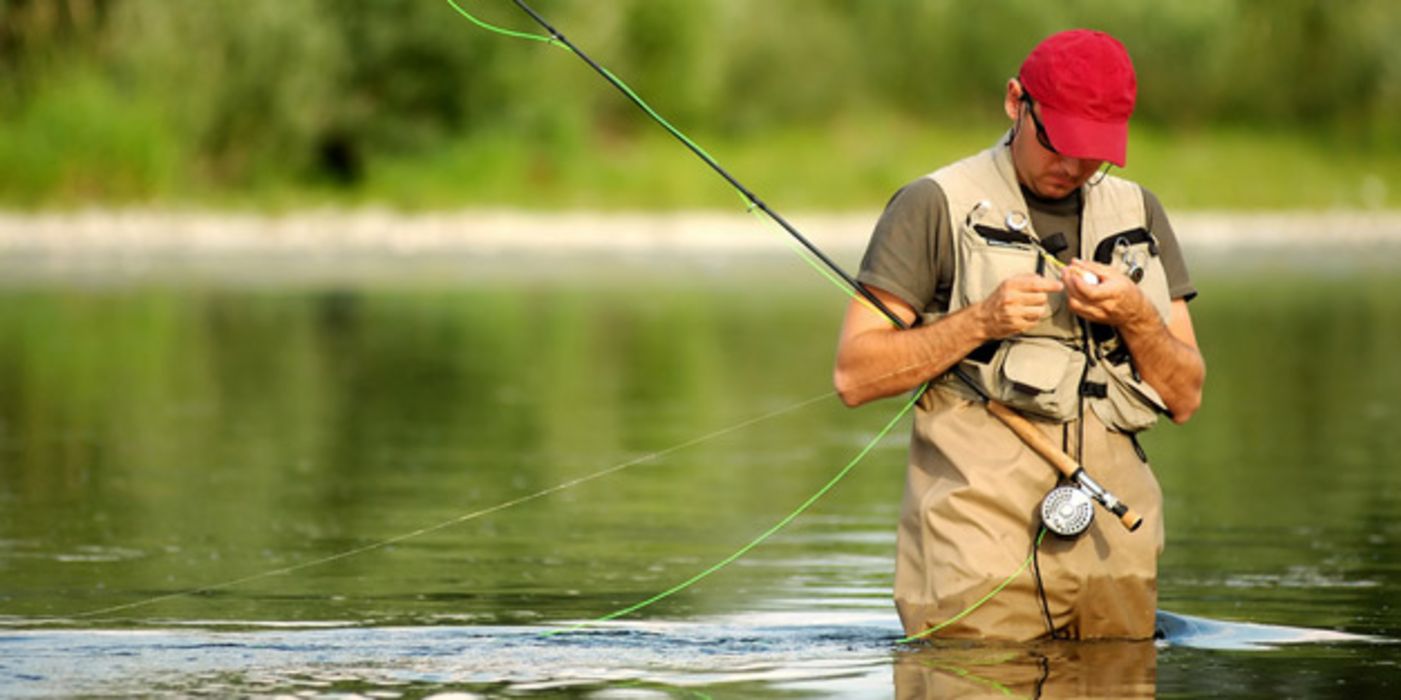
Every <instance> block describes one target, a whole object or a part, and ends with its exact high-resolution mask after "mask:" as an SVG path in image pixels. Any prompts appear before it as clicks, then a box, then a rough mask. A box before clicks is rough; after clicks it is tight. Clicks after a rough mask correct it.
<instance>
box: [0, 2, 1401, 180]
mask: <svg viewBox="0 0 1401 700" xmlns="http://www.w3.org/2000/svg"><path fill="white" fill-rule="evenodd" d="M460 1H461V2H462V3H463V4H464V6H465V7H466V8H467V9H468V11H470V12H473V13H476V14H478V15H479V16H481V17H482V18H483V19H484V20H486V21H489V22H493V23H497V24H501V25H504V26H509V27H512V28H516V29H522V30H527V31H537V30H536V28H535V27H534V26H533V25H532V24H531V23H530V21H529V19H528V18H526V17H525V16H524V15H523V14H521V13H520V12H519V11H517V9H516V8H515V7H514V5H513V4H512V3H510V2H507V1H506V0H460ZM538 5H539V10H540V11H541V12H542V13H544V14H545V15H546V16H547V17H549V18H550V19H551V21H552V22H554V23H555V25H556V26H557V27H559V28H560V29H561V30H562V31H564V32H565V33H566V34H567V36H569V37H571V38H572V39H573V40H575V41H576V42H577V43H578V44H579V45H580V46H581V47H583V48H584V49H585V50H586V51H588V52H589V53H590V54H591V55H593V56H594V57H595V58H597V59H598V60H599V61H601V62H602V63H604V64H605V65H607V66H609V67H610V68H611V69H613V71H614V72H615V73H617V74H618V75H620V76H622V77H623V78H624V79H626V80H628V81H629V82H630V83H631V84H632V85H633V86H634V87H635V88H636V89H637V90H638V91H639V92H640V93H641V94H643V95H644V96H645V97H647V98H648V99H649V100H650V101H651V102H653V104H654V105H655V106H656V107H657V108H658V109H659V110H661V111H662V112H663V113H664V114H666V115H668V116H669V117H671V118H673V119H674V120H675V122H676V123H677V125H678V126H679V127H681V128H682V129H683V130H686V131H698V132H701V133H705V134H707V135H708V136H710V137H712V138H718V139H721V140H723V141H727V142H729V143H734V144H740V146H739V147H740V148H742V149H747V150H755V149H757V152H764V153H766V154H767V155H771V156H773V157H777V158H780V159H783V160H784V161H786V160H787V157H790V156H793V155H794V154H792V153H783V152H782V151H779V150H776V149H772V148H768V147H756V146H754V144H758V143H762V142H763V141H765V140H767V139H771V138H774V137H775V135H776V134H780V133H783V132H793V131H795V130H796V133H810V132H811V131H813V130H819V131H820V130H823V129H829V128H833V125H839V124H849V123H851V122H853V121H855V120H857V119H874V121H873V122H871V123H872V126H871V127H870V131H871V132H872V133H871V134H870V136H869V138H870V140H871V142H872V143H874V144H879V145H880V147H881V149H885V148H886V147H889V148H893V149H896V150H898V149H900V144H899V143H894V142H892V141H891V139H890V137H889V135H888V134H881V133H876V132H877V131H878V128H879V127H878V126H877V125H879V124H882V123H888V122H891V121H905V122H913V121H917V122H918V123H920V124H921V126H922V128H925V129H928V130H930V131H932V132H940V131H942V132H944V134H945V135H944V136H938V137H935V138H938V139H942V140H950V139H952V140H960V141H961V140H966V137H965V136H964V134H967V133H971V132H973V131H975V130H977V131H981V132H983V133H988V132H991V133H995V131H996V130H997V129H998V128H999V125H1000V123H1001V115H1000V103H999V101H998V98H999V94H1000V90H1001V88H1002V85H1003V83H1004V82H1005V81H1006V79H1007V78H1008V77H1010V76H1012V75H1013V74H1014V73H1015V72H1016V69H1017V66H1018V64H1019V62H1020V60H1021V58H1022V57H1023V56H1024V55H1025V53H1026V51H1027V50H1028V49H1029V48H1030V47H1031V46H1032V45H1033V44H1034V43H1035V42H1036V41H1038V40H1039V39H1040V38H1041V37H1043V36H1045V35H1046V34H1048V33H1051V32H1053V31H1057V30H1060V29H1065V28H1069V27H1074V26H1089V27H1093V28H1098V29H1104V30H1107V31H1109V32H1111V33H1113V34H1115V35H1116V36H1118V37H1120V38H1121V39H1122V40H1123V41H1124V43H1125V44H1126V45H1127V46H1128V47H1129V49H1130V51H1131V53H1132V55H1133V57H1134V60H1135V64H1136V66H1137V68H1138V72H1139V77H1140V80H1139V83H1140V94H1139V104H1138V111H1137V116H1136V124H1137V125H1139V126H1141V127H1147V128H1149V129H1152V130H1155V131H1157V132H1158V133H1170V132H1172V131H1174V130H1177V129H1182V128H1186V129H1190V130H1193V131H1195V132H1208V133H1210V132H1213V131H1216V130H1221V129H1223V128H1225V129H1229V130H1231V131H1232V132H1233V133H1234V132H1250V131H1256V130H1261V129H1263V130H1264V131H1266V132H1267V133H1269V134H1286V135H1289V140H1291V142H1294V143H1297V142H1299V141H1301V140H1302V141H1304V142H1307V143H1313V144H1325V145H1327V146H1329V147H1330V148H1332V149H1338V150H1342V151H1344V152H1346V153H1351V154H1365V153H1368V152H1378V153H1379V155H1378V156H1377V158H1378V159H1385V158H1388V157H1391V155H1394V153H1395V146H1394V144H1395V143H1397V142H1398V138H1397V137H1398V136H1401V43H1398V42H1396V41H1394V40H1392V38H1393V37H1395V36H1397V35H1398V34H1401V10H1397V9H1396V7H1395V5H1394V3H1391V2H1389V1H1388V0H1350V1H1347V2H1328V1H1326V0H1286V1H1284V2H1264V1H1261V0H1217V1H1215V2H1192V3H1122V2H1113V1H1111V0H1077V1H1075V2H1068V3H1044V2H1031V1H1030V0H998V1H994V2H985V3H979V4H978V5H977V6H976V7H971V6H970V5H968V4H967V3H961V2H953V1H951V0H882V1H881V2H856V1H854V0H820V1H819V0H766V1H765V2H757V3H756V2H750V1H748V0H704V1H702V0H613V1H611V2H607V3H589V2H583V1H582V0H539V2H538ZM0 19H3V21H0V76H3V77H0V171H3V173H0V201H3V202H6V203H8V204H11V205H14V204H19V205H31V206H32V205H37V204H45V203H52V202H75V201H84V200H87V199H98V200H105V201H118V202H120V201H130V200H133V199H143V198H148V197H156V198H171V197H174V198H186V197H194V198H197V199H207V198H209V197H211V196H213V197H216V198H221V197H225V196H227V194H223V193H232V194H233V196H234V198H235V199H239V198H240V196H241V195H240V194H239V193H251V195H250V196H252V197H254V198H255V199H256V198H261V197H263V196H265V194H266V193H267V192H277V191H300V192H328V193H331V194H330V196H332V197H344V196H346V195H349V196H351V197H370V198H385V197H387V198H389V199H390V200H391V201H394V202H396V203H399V204H410V205H412V204H414V203H417V202H423V201H433V202H434V203H470V202H483V201H492V197H498V196H499V197H501V198H502V199H503V200H504V201H520V202H534V201H537V200H536V199H535V197H536V195H537V194H538V192H540V191H542V190H543V191H544V192H546V193H547V196H546V201H547V203H551V202H553V203H559V202H561V201H566V200H567V201H569V202H578V203H585V204H605V205H607V204H608V203H609V201H612V200H624V201H626V203H627V204H629V205H631V206H637V205H652V206H656V205H658V203H656V202H652V201H651V200H650V199H648V197H650V196H652V195H653V194H655V193H648V192H645V191H641V190H639V191H637V192H635V193H633V194H624V195H620V196H609V195H604V200H606V201H599V200H596V199H595V198H594V195H591V194H589V195H585V194H583V193H581V192H579V191H577V190H576V191H573V193H572V194H570V193H565V192H563V189H564V188H567V187H573V186H574V184H571V178H572V177H574V176H573V175H571V174H570V171H571V170H578V169H582V168H581V166H579V165H578V164H577V161H582V160H585V159H587V160H588V161H597V160H598V159H599V156H600V151H599V149H600V148H601V149H603V153H605V154H616V153H627V152H628V151H629V149H635V148H637V147H638V144H639V143H645V142H646V139H647V138H649V137H648V136H646V134H649V133H650V132H651V130H652V128H653V127H651V126H650V125H649V124H648V123H647V122H646V121H645V119H644V118H643V117H642V116H641V115H640V114H639V113H638V112H637V111H636V110H635V109H634V108H633V106H632V105H630V104H629V103H627V102H626V101H625V100H623V99H622V98H621V97H620V96H618V95H616V94H615V93H613V92H612V91H611V90H609V89H608V88H607V86H606V85H604V84H603V83H602V82H601V81H599V80H598V79H597V78H596V77H594V76H592V74H591V73H590V72H589V71H588V69H587V68H586V67H584V66H583V65H582V64H581V63H579V62H578V61H576V60H574V59H572V58H571V57H569V56H567V55H565V54H564V53H562V52H559V51H556V50H552V49H550V48H547V47H545V46H543V45H541V44H537V43H534V42H520V41H513V40H510V39H507V38H505V37H500V36H496V35H493V34H490V33H488V32H484V31H481V30H479V29H477V28H476V27H473V26H472V25H471V24H469V23H467V22H464V21H463V20H462V18H461V17H459V16H458V15H457V14H456V13H455V12H453V11H452V9H451V8H450V7H448V6H447V4H446V3H445V2H437V1H434V0H375V1H374V2H358V3H344V2H333V1H332V0H243V1H236V0H204V1H202V2H167V1H165V0H73V1H71V2H65V3H50V2H42V1H40V2H33V1H30V0H0ZM55 115H60V116H55ZM986 139H987V137H986V136H983V137H980V140H986ZM1275 140H1276V139H1275V137H1274V136H1268V137H1267V138H1265V139H1264V140H1262V141H1261V144H1260V146H1261V149H1262V150H1261V152H1260V154H1261V155H1262V156H1263V157H1265V158H1267V159H1268V158H1269V157H1270V156H1269V153H1268V150H1267V149H1269V148H1270V147H1271V145H1270V144H1272V143H1274V141H1275ZM823 146H824V144H823V143H822V142H821V140H820V139H819V140H818V141H817V142H815V143H807V142H805V143H803V148H819V149H820V148H823ZM508 155H509V156H510V158H511V159H514V160H510V162H506V161H505V160H503V159H507V156H508ZM1349 157H1350V158H1352V159H1353V160H1356V158H1355V157H1352V156H1349ZM571 160H573V161H576V163H575V164H571ZM831 160H832V161H833V162H839V161H836V159H831ZM933 164H934V163H926V164H924V165H925V166H928V167H932V165H933ZM660 167H662V168H664V169H665V168H668V167H677V168H690V167H694V164H690V163H686V164H682V162H681V161H677V163H676V165H674V166H668V165H665V164H662V165H660ZM921 167H924V166H921ZM1365 167H1371V166H1370V165H1367V166H1365ZM419 168H422V169H424V170H425V171H426V172H427V173H439V174H441V175H442V176H443V177H444V178H447V177H449V176H451V178H452V179H441V180H433V179H431V178H428V180H427V181H425V177H426V176H422V175H419V174H417V173H414V172H412V171H415V170H417V169H419ZM768 169H769V170H772V171H774V172H781V171H783V170H784V169H785V163H784V162H779V163H777V164H774V165H771V166H769V167H768ZM1373 169H1375V168H1373ZM917 170H918V169H917ZM385 173H395V174H396V176H397V175H399V174H405V173H407V176H408V177H409V179H411V180H415V181H418V182H419V183H420V185H419V186H422V187H427V188H429V189H430V190H432V191H434V192H436V193H441V194H435V193H432V192H430V193H428V194H418V193H413V192H405V193H404V194H403V195H402V196H400V195H396V194H394V193H395V192H396V191H400V192H402V191H404V190H405V189H406V188H405V187H403V186H399V185H396V184H395V183H393V182H388V183H386V182H385V180H384V174H385ZM908 174H913V173H908ZM1189 175H1190V173H1188V172H1181V173H1175V174H1174V176H1175V177H1187V176H1189ZM636 177H637V179H645V178H643V177H642V176H636ZM648 177H652V178H657V179H659V180H662V181H669V182H671V181H676V180H677V178H676V177H673V176H672V175H671V174H667V173H664V172H660V171H658V172H653V173H651V174H649V175H648ZM459 178H460V179H459ZM681 179H682V180H685V179H686V176H682V177H681ZM463 182H467V183H472V184H471V186H469V187H464V186H462V185H461V183H463ZM1387 182H1388V183H1390V184H1393V185H1398V186H1401V181H1391V180H1388V181H1387ZM888 185H889V183H888V182H881V183H880V184H879V186H878V187H876V186H874V185H873V188H872V189H871V190H866V191H863V192H862V193H861V194H860V198H861V199H862V200H864V201H869V199H870V198H871V197H872V196H874V197H875V198H876V199H879V198H880V197H881V196H883V193H884V189H885V188H886V187H888ZM668 187H669V186H668ZM586 189H588V188H586ZM642 189H644V190H645V188H642ZM557 190H558V191H560V192H561V194H559V195H558V196H556V195H553V194H548V193H550V192H554V191H557ZM489 193H494V194H490V196H489ZM872 193H874V195H873V194H872ZM831 194H832V193H831V192H822V191H819V193H818V194H817V195H815V198H816V199H818V200H819V201H826V200H828V199H830V195H831ZM317 196H320V195H317ZM454 197H455V198H456V199H454ZM707 197H708V196H707V195H693V196H692V198H691V199H689V200H688V199H687V198H686V196H685V195H684V194H682V195H678V196H677V197H664V199H666V200H667V201H668V202H676V201H679V203H680V204H692V205H694V204H699V203H703V202H706V201H708V199H707ZM445 200H446V201H445ZM1257 205H1258V204H1257Z"/></svg>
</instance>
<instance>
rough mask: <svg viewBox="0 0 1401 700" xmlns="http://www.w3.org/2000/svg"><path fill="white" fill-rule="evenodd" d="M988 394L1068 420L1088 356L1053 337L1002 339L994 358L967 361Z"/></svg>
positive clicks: (1058, 418)
mask: <svg viewBox="0 0 1401 700" xmlns="http://www.w3.org/2000/svg"><path fill="white" fill-rule="evenodd" d="M966 364H967V365H969V366H970V367H971V368H972V369H974V370H975V373H976V376H977V377H978V378H979V380H980V381H981V383H982V385H983V389H984V390H985V391H987V392H988V395H989V396H992V397H993V398H995V399H997V400H998V401H999V402H1001V403H1004V404H1006V405H1008V406H1011V407H1013V408H1016V409H1018V410H1021V411H1025V412H1027V413H1030V414H1033V415H1037V416H1041V417H1043V418H1050V419H1053V420H1060V421H1065V420H1069V419H1070V418H1072V417H1074V415H1075V412H1076V401H1078V400H1079V389H1080V376H1081V374H1083V373H1084V369H1085V356H1084V354H1082V353H1081V352H1080V351H1078V350H1076V349H1075V348H1072V347H1070V346H1068V345H1066V344H1064V343H1062V342H1060V341H1057V340H1055V339H1052V338H1039V337H1021V338H1016V339H1009V340H1006V341H1003V343H1002V345H1001V347H999V348H998V349H997V353H996V354H995V355H994V356H993V357H992V360H991V362H988V363H986V364H982V363H974V362H967V363H966Z"/></svg>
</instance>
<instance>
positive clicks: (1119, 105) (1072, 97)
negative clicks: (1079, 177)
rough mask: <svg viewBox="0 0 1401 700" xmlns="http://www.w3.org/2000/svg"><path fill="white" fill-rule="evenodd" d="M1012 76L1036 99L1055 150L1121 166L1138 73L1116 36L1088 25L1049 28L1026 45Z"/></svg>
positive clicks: (1072, 155)
mask: <svg viewBox="0 0 1401 700" xmlns="http://www.w3.org/2000/svg"><path fill="white" fill-rule="evenodd" d="M1017 80H1018V81H1020V82H1021V84H1022V88H1023V89H1024V90H1026V91H1027V92H1028V93H1030V94H1031V99H1033V100H1035V101H1036V103H1037V104H1039V105H1041V109H1040V114H1039V116H1040V117H1041V122H1042V124H1044V125H1045V126H1046V135H1047V136H1049V137H1050V138H1051V144H1052V145H1053V146H1055V147H1056V150H1057V151H1059V152H1060V153H1062V154H1064V155H1067V156H1070V157H1072V158H1087V159H1091V160H1107V161H1109V162H1111V163H1113V164H1115V165H1117V166H1119V167H1121V168H1122V167H1124V163H1125V162H1127V157H1126V154H1127V152H1128V141H1129V115H1131V114H1133V103H1134V98H1135V96H1136V95H1137V94H1138V79H1137V78H1136V77H1135V76H1134V72H1133V62H1132V61H1130V60H1129V52H1128V51H1127V50H1125V49H1124V45H1123V44H1121V43H1119V40H1118V39H1115V38H1114V37H1112V36H1109V35H1108V34H1105V33H1104V32H1097V31H1093V30H1090V29H1071V30H1069V31H1064V32H1060V33H1057V34H1052V35H1051V36H1048V37H1046V38H1045V39H1043V40H1042V41H1041V43H1040V44H1037V45H1036V48H1034V49H1032V50H1031V54H1030V55H1028V56H1027V57H1026V61H1024V62H1022V67H1021V70H1020V71H1018V73H1017Z"/></svg>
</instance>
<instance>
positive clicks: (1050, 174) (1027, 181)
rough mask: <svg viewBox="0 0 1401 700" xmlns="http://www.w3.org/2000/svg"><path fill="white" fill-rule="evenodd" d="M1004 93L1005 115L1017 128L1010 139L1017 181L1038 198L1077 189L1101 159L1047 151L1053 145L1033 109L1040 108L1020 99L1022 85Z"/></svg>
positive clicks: (1097, 166)
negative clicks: (1005, 102) (1005, 96)
mask: <svg viewBox="0 0 1401 700" xmlns="http://www.w3.org/2000/svg"><path fill="white" fill-rule="evenodd" d="M1013 85H1015V87H1013V86H1009V89H1008V93H1007V105H1006V107H1007V112H1008V116H1009V117H1011V118H1012V119H1013V121H1014V123H1015V125H1016V136H1014V137H1013V138H1012V163H1013V165H1014V167H1015V168H1016V171H1017V179H1018V180H1020V181H1021V183H1022V184H1023V185H1025V186H1026V188H1027V189H1029V190H1031V191H1032V192H1034V193H1036V194H1037V195H1038V196H1040V197H1045V198H1047V199H1061V198H1063V197H1066V196H1069V195H1070V194H1071V193H1072V192H1074V191H1075V190H1077V189H1080V187H1082V186H1083V185H1084V184H1085V183H1086V182H1088V181H1089V179H1090V178H1091V177H1093V176H1094V174H1095V172H1097V171H1098V170H1099V169H1100V167H1101V166H1103V165H1104V161H1102V160H1089V159H1085V158H1071V157H1068V156H1063V155H1060V154H1059V153H1056V152H1055V151H1053V150H1051V148H1048V147H1047V146H1046V145H1045V144H1043V143H1042V141H1045V142H1046V144H1049V145H1050V146H1054V145H1055V142H1054V141H1051V140H1050V138H1049V136H1048V135H1046V132H1045V130H1044V129H1043V128H1042V127H1041V125H1040V124H1039V123H1038V119H1037V118H1036V114H1035V113H1034V112H1033V110H1036V109H1040V106H1039V105H1037V104H1035V103H1034V102H1028V101H1026V100H1024V99H1022V91H1021V86H1020V85H1016V84H1015V82H1014V83H1013Z"/></svg>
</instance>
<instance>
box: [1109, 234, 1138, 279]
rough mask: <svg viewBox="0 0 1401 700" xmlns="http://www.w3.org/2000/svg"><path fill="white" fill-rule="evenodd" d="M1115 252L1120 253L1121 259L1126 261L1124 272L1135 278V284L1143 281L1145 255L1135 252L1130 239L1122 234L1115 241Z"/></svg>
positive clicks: (1130, 277)
mask: <svg viewBox="0 0 1401 700" xmlns="http://www.w3.org/2000/svg"><path fill="white" fill-rule="evenodd" d="M1114 252H1115V253H1117V254H1118V255H1119V259H1120V260H1123V261H1124V274H1126V275H1128V276H1129V279H1131V280H1133V283H1134V284H1138V283H1139V282H1141V281H1143V274H1144V269H1143V255H1142V254H1139V253H1134V252H1133V249H1132V248H1130V247H1129V240H1128V239H1127V238H1124V237H1122V236H1120V237H1119V239H1118V240H1117V241H1114Z"/></svg>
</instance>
